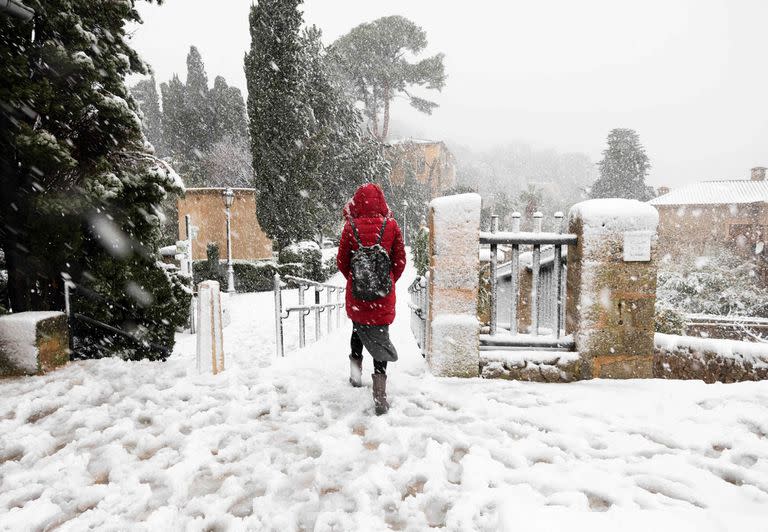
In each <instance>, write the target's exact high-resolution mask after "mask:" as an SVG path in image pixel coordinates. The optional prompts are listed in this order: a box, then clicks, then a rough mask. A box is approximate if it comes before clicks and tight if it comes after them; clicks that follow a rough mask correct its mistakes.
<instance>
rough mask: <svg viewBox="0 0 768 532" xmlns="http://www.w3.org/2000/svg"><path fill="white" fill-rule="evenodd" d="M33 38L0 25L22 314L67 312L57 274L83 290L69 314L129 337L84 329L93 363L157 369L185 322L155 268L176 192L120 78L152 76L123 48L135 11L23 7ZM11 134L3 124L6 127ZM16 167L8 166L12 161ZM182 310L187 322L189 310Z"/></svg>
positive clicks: (175, 290)
mask: <svg viewBox="0 0 768 532" xmlns="http://www.w3.org/2000/svg"><path fill="white" fill-rule="evenodd" d="M27 1H28V4H29V5H30V7H32V8H33V9H35V11H36V14H37V16H36V20H35V35H36V37H35V40H34V41H31V39H30V31H31V27H30V26H29V25H27V24H24V23H21V22H19V21H18V20H15V19H11V18H8V17H0V36H1V37H0V39H2V46H0V79H2V80H3V83H2V84H0V101H2V102H5V103H4V105H3V106H2V114H3V115H4V117H3V118H4V120H7V119H9V118H10V120H9V121H8V123H9V124H10V125H11V127H3V128H2V129H0V138H1V139H2V143H1V145H2V153H0V155H2V157H1V158H2V159H3V161H4V165H3V166H4V167H5V168H12V169H13V171H10V172H7V173H4V174H3V177H2V186H3V190H2V194H0V196H1V197H2V200H0V216H1V217H2V220H0V243H1V244H2V246H3V248H4V250H5V254H6V259H7V263H8V274H9V281H10V283H9V284H10V287H9V288H10V289H9V292H10V294H9V296H10V304H11V307H12V309H13V311H14V312H19V311H24V310H48V309H62V308H63V289H62V281H61V276H62V273H64V274H67V275H69V276H70V277H71V278H72V279H73V280H74V281H75V283H77V285H78V290H77V292H76V296H77V297H76V299H75V301H74V302H73V305H74V310H75V311H77V312H82V313H83V314H86V315H88V316H90V317H91V318H94V319H96V320H98V321H101V322H105V323H106V324H108V325H110V326H112V327H114V328H117V329H121V330H123V331H125V332H126V333H128V334H132V335H134V338H137V339H140V340H141V342H142V343H143V345H142V344H137V343H135V342H134V341H131V340H128V339H126V338H125V337H124V336H122V335H119V334H113V333H105V332H104V330H103V329H85V328H78V329H75V331H74V336H75V340H76V344H77V345H80V346H88V351H89V352H88V353H87V354H90V355H93V354H96V355H101V354H108V353H114V352H116V351H119V352H120V353H121V354H124V355H125V356H128V357H144V356H147V357H162V356H164V354H163V351H162V350H158V349H155V348H153V347H152V346H150V344H153V345H154V344H163V345H165V346H172V344H173V329H174V327H176V326H178V325H180V324H181V323H182V322H183V318H184V316H183V315H181V314H180V312H181V313H182V314H183V313H184V312H185V311H184V310H183V307H184V305H185V303H184V302H183V301H181V300H180V299H179V298H183V297H184V291H183V290H182V289H181V286H180V285H178V284H176V283H175V280H174V279H173V278H171V277H169V276H168V275H167V274H166V272H165V271H164V270H163V269H162V268H160V267H159V266H158V264H157V262H156V257H157V252H158V241H159V238H160V220H159V216H158V210H157V205H158V204H159V203H160V202H161V201H162V200H163V199H165V198H166V197H168V196H169V195H170V194H176V193H178V192H180V191H181V188H180V187H179V185H178V183H177V181H176V179H175V174H174V173H173V172H172V170H170V169H169V168H168V167H167V166H166V165H164V164H162V163H161V162H158V161H157V160H156V159H155V158H154V157H153V156H152V155H151V154H150V153H148V152H147V151H146V149H145V144H144V136H143V134H142V130H141V124H140V121H139V119H138V105H137V103H136V101H135V100H134V99H133V98H132V97H131V95H130V94H129V91H128V89H127V87H126V86H125V83H124V79H125V78H126V76H128V75H131V74H147V67H146V65H145V64H144V63H143V62H142V61H141V59H140V58H139V56H138V55H137V53H136V52H135V51H134V50H133V49H132V48H131V47H130V46H129V45H128V44H127V43H128V39H127V34H126V27H127V26H129V25H130V24H131V23H138V22H140V18H139V16H138V13H137V12H136V10H135V8H134V6H133V3H132V2H101V1H96V0H77V1H75V0H46V1H45V2H43V1H40V0H27ZM4 125H5V124H4ZM9 160H10V161H11V163H10V164H8V161H9ZM180 309H181V310H180Z"/></svg>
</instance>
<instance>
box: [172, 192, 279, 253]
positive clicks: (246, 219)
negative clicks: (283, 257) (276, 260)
mask: <svg viewBox="0 0 768 532" xmlns="http://www.w3.org/2000/svg"><path fill="white" fill-rule="evenodd" d="M223 190H224V189H221V188H193V189H188V190H187V193H186V194H185V196H184V197H182V198H180V199H179V201H178V208H179V235H181V237H182V238H183V237H184V236H185V235H186V228H185V225H184V223H185V222H184V216H185V215H187V214H189V215H190V217H191V223H192V225H194V226H197V227H198V228H199V231H198V234H197V238H196V239H195V241H194V243H193V246H192V257H193V258H194V259H195V260H197V259H204V258H205V257H206V247H207V245H208V243H209V242H216V243H217V244H218V245H219V251H220V254H221V258H222V259H225V258H226V257H227V215H226V209H225V208H224V199H223V198H222V191H223ZM233 190H234V192H235V199H234V203H233V204H232V258H233V259H239V260H256V259H270V258H272V241H271V240H270V239H269V238H268V237H267V235H266V234H265V233H264V231H263V230H262V229H261V226H260V225H259V222H258V220H257V219H256V192H255V191H254V190H253V189H237V188H236V189H233Z"/></svg>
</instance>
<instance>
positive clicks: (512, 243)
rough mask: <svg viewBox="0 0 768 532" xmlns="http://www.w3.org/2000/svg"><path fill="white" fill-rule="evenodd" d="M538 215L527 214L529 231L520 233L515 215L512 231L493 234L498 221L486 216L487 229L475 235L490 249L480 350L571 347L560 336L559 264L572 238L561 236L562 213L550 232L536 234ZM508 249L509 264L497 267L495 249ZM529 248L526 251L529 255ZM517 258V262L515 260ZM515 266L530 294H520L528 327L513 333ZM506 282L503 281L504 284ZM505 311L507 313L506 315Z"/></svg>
mask: <svg viewBox="0 0 768 532" xmlns="http://www.w3.org/2000/svg"><path fill="white" fill-rule="evenodd" d="M543 217H544V216H543V214H542V213H540V212H536V213H535V214H534V215H533V224H532V225H533V230H532V231H521V230H520V218H521V216H520V213H514V214H512V230H511V231H509V232H503V231H499V218H498V216H496V215H493V216H492V217H491V231H490V232H481V233H480V244H485V245H488V246H490V292H491V294H490V319H489V325H488V327H487V330H486V331H483V334H481V335H480V350H481V351H493V350H499V349H509V348H539V349H546V348H550V349H551V348H557V349H573V347H574V342H573V338H571V337H568V336H565V335H564V321H565V308H564V307H565V293H566V291H565V275H564V273H565V265H564V260H563V259H564V257H565V256H566V254H567V246H572V245H575V244H576V243H577V241H578V237H577V236H576V235H575V234H567V233H563V232H562V222H563V214H562V213H560V212H557V213H555V215H554V220H555V227H556V228H557V230H556V232H542V230H541V229H542V221H543ZM500 245H506V246H509V248H510V260H509V261H508V262H507V263H505V264H502V265H499V246H500ZM529 249H530V251H529ZM521 259H522V260H521ZM521 267H522V268H529V269H530V274H531V281H530V284H531V287H530V293H529V294H526V295H527V296H528V297H527V303H528V306H529V309H528V313H529V317H530V322H529V323H530V326H529V327H528V330H527V331H521V330H519V329H520V327H519V324H518V321H519V319H518V318H519V317H520V316H519V312H520V309H519V306H520V305H519V296H520V295H521V294H519V292H520V279H521ZM500 279H502V280H503V284H504V285H505V286H504V292H505V294H506V295H507V297H505V298H503V299H504V302H505V304H506V308H505V317H508V319H507V320H506V321H504V322H500V320H499V303H500V298H499V284H500V282H499V281H500ZM507 279H508V281H507ZM507 311H508V312H507Z"/></svg>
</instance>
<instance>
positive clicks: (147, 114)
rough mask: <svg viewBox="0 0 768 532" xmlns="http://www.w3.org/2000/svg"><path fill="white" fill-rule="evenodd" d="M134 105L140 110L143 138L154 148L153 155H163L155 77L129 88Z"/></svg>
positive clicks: (158, 96) (161, 127)
mask: <svg viewBox="0 0 768 532" xmlns="http://www.w3.org/2000/svg"><path fill="white" fill-rule="evenodd" d="M131 95H133V97H134V99H135V100H136V103H137V104H138V105H139V108H140V109H141V114H142V119H141V127H142V130H143V131H144V136H145V137H147V140H148V141H149V142H150V144H152V146H153V147H154V148H155V154H156V155H158V156H162V155H163V150H164V146H163V114H162V112H161V111H160V95H159V94H158V92H157V84H156V83H155V76H152V77H150V78H149V79H143V80H141V81H139V82H138V83H137V84H136V85H134V86H133V87H132V88H131Z"/></svg>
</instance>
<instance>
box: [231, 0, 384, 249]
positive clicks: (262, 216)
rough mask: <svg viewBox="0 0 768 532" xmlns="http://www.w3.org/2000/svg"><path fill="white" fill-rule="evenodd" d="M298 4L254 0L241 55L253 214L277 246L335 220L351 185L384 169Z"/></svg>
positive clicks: (379, 153)
mask: <svg viewBox="0 0 768 532" xmlns="http://www.w3.org/2000/svg"><path fill="white" fill-rule="evenodd" d="M300 3H301V2H300V1H299V0H290V1H277V0H264V1H261V2H259V3H258V5H256V6H253V7H252V8H251V15H250V24H251V39H252V41H251V49H250V51H249V52H248V54H246V58H245V71H246V81H247V83H248V119H249V127H250V133H251V146H252V152H253V168H254V171H255V179H254V181H255V186H256V188H257V190H258V191H259V195H258V210H257V213H258V216H259V222H260V223H261V225H262V227H264V229H265V231H266V232H267V233H268V234H269V235H270V236H271V237H272V238H274V239H276V240H277V241H278V243H279V244H280V246H281V247H282V246H283V245H285V244H287V243H288V242H289V241H291V240H300V239H305V238H309V237H312V236H313V235H316V234H317V233H318V232H319V231H322V230H323V229H326V228H328V226H330V225H333V224H335V222H336V221H337V220H338V218H339V213H340V211H341V208H342V206H343V203H344V201H345V200H346V199H347V198H348V197H349V195H350V194H351V192H352V190H354V187H356V186H357V184H359V183H361V182H363V181H366V180H372V179H376V178H386V172H387V164H386V162H385V160H384V158H383V155H382V149H381V144H380V143H379V142H377V141H375V140H374V139H364V138H362V134H361V129H360V123H361V121H362V116H361V114H360V113H359V112H358V111H356V110H355V108H354V105H353V103H352V102H351V101H349V100H347V99H346V97H345V95H344V93H343V91H342V90H341V88H340V87H339V86H338V85H337V84H336V82H335V81H334V78H333V76H332V75H331V74H330V72H329V67H328V65H327V63H326V56H325V50H324V49H323V46H322V44H321V42H320V32H319V30H317V29H316V28H309V29H308V30H307V31H305V32H304V33H301V32H300V27H301V23H302V19H301V14H300V13H299V11H298V6H299V4H300Z"/></svg>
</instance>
